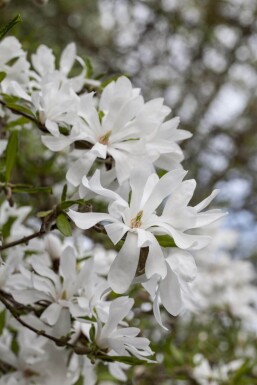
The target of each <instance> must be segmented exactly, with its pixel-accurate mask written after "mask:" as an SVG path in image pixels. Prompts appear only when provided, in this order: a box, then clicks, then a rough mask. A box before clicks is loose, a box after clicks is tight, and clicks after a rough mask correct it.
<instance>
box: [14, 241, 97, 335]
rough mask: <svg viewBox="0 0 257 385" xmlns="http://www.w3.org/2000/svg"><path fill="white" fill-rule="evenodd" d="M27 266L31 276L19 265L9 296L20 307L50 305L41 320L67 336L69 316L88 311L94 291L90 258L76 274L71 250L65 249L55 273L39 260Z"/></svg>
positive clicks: (83, 313)
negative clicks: (43, 303) (56, 325)
mask: <svg viewBox="0 0 257 385" xmlns="http://www.w3.org/2000/svg"><path fill="white" fill-rule="evenodd" d="M30 264H31V267H32V268H33V270H34V271H35V273H33V272H31V271H29V270H27V269H25V268H24V267H23V266H21V267H20V271H21V273H20V274H14V275H13V276H12V278H11V284H10V285H11V286H12V287H13V289H12V290H11V292H12V294H13V297H14V298H15V300H16V301H18V302H19V303H23V304H31V303H36V302H38V301H45V302H46V303H50V305H49V306H47V307H46V309H45V311H44V312H43V313H42V315H41V319H42V320H43V321H45V322H46V323H47V324H48V325H51V326H53V325H55V324H57V323H58V327H59V329H60V330H64V332H66V333H67V332H68V331H69V329H70V314H71V315H72V316H74V317H78V316H82V315H83V316H85V315H88V314H89V313H90V312H91V310H90V306H89V302H90V299H91V298H92V297H93V296H94V294H95V289H96V286H95V281H94V277H95V276H94V275H93V259H92V258H90V259H88V260H86V261H85V262H84V264H83V266H82V268H81V270H80V271H77V268H76V255H75V251H74V249H73V248H72V247H71V246H67V247H66V248H65V250H64V251H63V252H62V255H61V258H60V269H59V274H56V273H55V272H54V271H53V270H51V269H50V268H49V267H47V266H46V265H45V264H43V263H42V262H41V260H40V258H33V259H31V262H30Z"/></svg>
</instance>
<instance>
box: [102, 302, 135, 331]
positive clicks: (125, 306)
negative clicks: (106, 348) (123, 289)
mask: <svg viewBox="0 0 257 385" xmlns="http://www.w3.org/2000/svg"><path fill="white" fill-rule="evenodd" d="M133 303H134V300H133V299H131V298H128V297H120V298H117V299H115V300H114V301H112V302H111V305H110V309H109V317H108V321H107V322H106V324H105V325H104V327H103V329H102V333H101V338H108V337H109V336H110V334H111V333H112V331H113V330H114V329H116V328H117V326H118V324H119V323H120V322H121V321H122V320H123V318H124V317H125V316H126V315H127V314H128V313H129V311H130V309H131V308H132V306H133Z"/></svg>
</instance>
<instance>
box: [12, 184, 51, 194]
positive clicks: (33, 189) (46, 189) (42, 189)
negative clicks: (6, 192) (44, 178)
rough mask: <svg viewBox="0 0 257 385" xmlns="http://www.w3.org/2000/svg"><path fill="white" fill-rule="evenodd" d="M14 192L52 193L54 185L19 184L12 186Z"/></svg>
mask: <svg viewBox="0 0 257 385" xmlns="http://www.w3.org/2000/svg"><path fill="white" fill-rule="evenodd" d="M12 192H14V193H27V194H37V193H40V192H41V193H49V194H52V187H48V186H45V187H33V186H25V185H24V186H19V185H15V186H14V187H13V188H12Z"/></svg>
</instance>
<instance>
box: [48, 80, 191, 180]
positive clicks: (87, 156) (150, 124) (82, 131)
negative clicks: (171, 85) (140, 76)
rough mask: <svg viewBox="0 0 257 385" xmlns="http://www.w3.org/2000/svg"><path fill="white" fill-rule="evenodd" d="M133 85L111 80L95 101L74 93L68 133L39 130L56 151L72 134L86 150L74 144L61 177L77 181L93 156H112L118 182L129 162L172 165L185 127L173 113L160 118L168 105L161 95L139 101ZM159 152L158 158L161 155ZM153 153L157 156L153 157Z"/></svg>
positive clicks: (178, 157) (179, 153) (124, 176)
mask: <svg viewBox="0 0 257 385" xmlns="http://www.w3.org/2000/svg"><path fill="white" fill-rule="evenodd" d="M139 93H140V90H139V89H133V87H132V84H131V82H130V81H129V80H128V79H127V78H126V77H120V78H119V79H118V80H117V81H116V82H111V83H110V84H109V85H108V86H106V88H105V89H104V90H103V93H102V95H101V96H100V99H99V102H98V104H97V105H96V103H95V99H94V94H93V93H90V94H85V95H82V96H81V98H80V108H79V111H78V115H79V117H80V119H79V120H78V121H77V122H76V124H75V126H74V127H73V130H72V132H71V133H70V135H67V136H66V137H61V138H60V139H61V141H60V140H58V139H57V138H54V137H51V136H44V137H43V142H44V144H45V145H46V146H47V147H48V148H49V149H51V150H53V151H59V150H61V149H62V148H64V147H66V146H68V145H69V144H71V143H72V142H75V141H76V140H80V141H86V142H87V143H89V144H90V146H92V148H91V149H89V150H80V151H78V150H76V151H75V152H74V153H73V154H74V157H75V158H76V157H77V160H76V161H75V163H74V164H72V165H71V167H70V168H69V170H68V173H67V180H68V181H69V182H70V183H71V184H73V185H74V186H78V185H79V184H80V183H81V180H82V177H83V176H84V175H87V174H88V172H89V170H90V169H91V167H92V165H93V163H94V161H95V160H96V158H102V159H106V158H107V157H108V156H109V157H112V158H113V160H114V162H115V172H116V175H117V179H118V181H119V183H122V182H123V181H125V180H126V179H128V177H129V175H130V173H131V171H132V169H133V168H135V167H137V164H139V163H140V164H141V167H142V168H144V170H145V172H147V173H148V174H149V173H152V172H154V163H156V166H158V167H161V166H162V165H163V162H164V161H169V162H170V165H169V167H173V166H174V165H175V164H176V165H177V167H178V164H179V162H181V160H182V159H183V156H182V151H181V149H180V147H179V146H178V144H177V141H179V140H181V139H185V138H186V137H188V133H187V132H186V131H182V130H177V125H178V119H176V118H175V119H172V120H169V121H167V122H165V123H163V121H164V119H165V118H166V116H167V115H168V114H169V113H170V111H171V110H170V109H169V108H168V107H166V106H164V105H163V99H154V100H152V101H149V102H147V103H144V100H143V97H142V96H141V95H140V94H139ZM163 157H164V158H163ZM158 159H159V160H158Z"/></svg>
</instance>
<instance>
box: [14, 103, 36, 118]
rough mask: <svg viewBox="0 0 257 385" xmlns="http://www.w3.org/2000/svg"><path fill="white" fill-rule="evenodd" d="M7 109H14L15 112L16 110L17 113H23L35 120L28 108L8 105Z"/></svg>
mask: <svg viewBox="0 0 257 385" xmlns="http://www.w3.org/2000/svg"><path fill="white" fill-rule="evenodd" d="M7 107H9V108H12V109H13V110H15V111H17V112H22V113H24V114H26V115H28V116H30V117H31V118H33V119H35V116H34V115H33V114H32V113H31V111H30V110H29V109H28V108H26V107H24V106H21V105H20V104H15V103H8V104H7Z"/></svg>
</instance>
